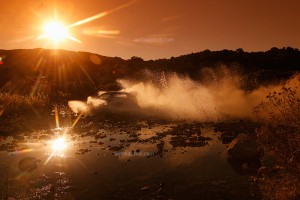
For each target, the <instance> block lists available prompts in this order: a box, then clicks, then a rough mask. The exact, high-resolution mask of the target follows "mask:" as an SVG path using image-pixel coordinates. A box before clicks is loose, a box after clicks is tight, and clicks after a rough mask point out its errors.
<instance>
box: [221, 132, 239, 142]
mask: <svg viewBox="0 0 300 200" xmlns="http://www.w3.org/2000/svg"><path fill="white" fill-rule="evenodd" d="M235 137H236V134H235V133H232V132H223V133H221V137H220V138H221V140H222V143H223V144H229V143H230V142H232V141H233V140H234V138H235Z"/></svg>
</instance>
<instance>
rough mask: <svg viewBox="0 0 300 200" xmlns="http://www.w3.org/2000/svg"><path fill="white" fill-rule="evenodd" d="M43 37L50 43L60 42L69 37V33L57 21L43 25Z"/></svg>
mask: <svg viewBox="0 0 300 200" xmlns="http://www.w3.org/2000/svg"><path fill="white" fill-rule="evenodd" d="M43 31H44V34H43V36H44V37H45V38H47V39H49V40H51V41H52V42H55V43H56V42H61V41H63V40H64V39H66V38H68V37H69V31H68V29H67V27H66V26H65V25H64V24H63V23H61V22H58V21H51V22H48V23H46V24H45V25H44V29H43Z"/></svg>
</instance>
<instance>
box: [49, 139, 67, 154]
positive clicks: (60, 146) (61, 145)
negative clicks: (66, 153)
mask: <svg viewBox="0 0 300 200" xmlns="http://www.w3.org/2000/svg"><path fill="white" fill-rule="evenodd" d="M67 147H68V145H67V142H66V140H65V138H64V137H60V138H57V139H56V140H53V141H52V149H53V151H63V150H65V149H66V148H67Z"/></svg>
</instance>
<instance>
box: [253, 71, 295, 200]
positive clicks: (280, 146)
mask: <svg viewBox="0 0 300 200" xmlns="http://www.w3.org/2000/svg"><path fill="white" fill-rule="evenodd" d="M299 86H300V75H299V74H298V75H295V77H294V78H293V79H291V80H289V81H287V82H285V83H283V84H282V87H281V89H280V90H279V91H274V92H273V93H271V94H269V95H268V96H267V100H266V101H265V102H262V103H261V104H260V105H258V106H257V107H255V108H254V116H255V118H256V119H257V120H258V121H259V122H261V123H263V126H262V127H261V128H260V129H259V130H258V131H257V135H258V142H259V144H260V146H261V147H262V149H264V151H265V152H272V154H273V155H275V157H276V167H277V169H280V170H279V172H277V173H274V174H273V175H272V176H268V177H264V178H263V179H262V180H263V181H262V182H263V187H262V188H263V193H264V194H265V198H266V199H297V198H299V195H300V194H299V192H300V189H299V187H300V90H299V89H300V88H299Z"/></svg>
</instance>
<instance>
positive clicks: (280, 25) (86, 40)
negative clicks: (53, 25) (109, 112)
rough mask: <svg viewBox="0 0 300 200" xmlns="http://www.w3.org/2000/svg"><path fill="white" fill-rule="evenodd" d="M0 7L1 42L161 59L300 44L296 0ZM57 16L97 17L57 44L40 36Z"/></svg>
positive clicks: (41, 2) (28, 2)
mask: <svg viewBox="0 0 300 200" xmlns="http://www.w3.org/2000/svg"><path fill="white" fill-rule="evenodd" d="M0 8H1V12H0V26H1V31H0V49H20V48H25V49H26V48H37V47H42V48H61V49H68V50H74V51H88V52H93V53H98V54H101V55H105V56H119V57H122V58H130V57H131V56H140V57H142V58H144V59H155V58H169V57H171V56H178V55H182V54H188V53H191V52H198V51H201V50H205V49H211V50H222V49H233V50H235V49H237V48H240V47H241V48H243V49H244V50H246V51H259V50H268V49H270V48H271V47H273V46H277V47H283V46H291V47H295V48H299V47H300V37H299V35H300V23H299V20H300V12H299V8H300V1H298V0H286V1H283V0H282V1H281V0H218V1H217V0H136V1H131V0H10V1H1V5H0ZM54 16H55V17H56V18H57V19H59V20H60V21H62V22H63V23H65V24H73V25H74V23H76V22H80V21H81V20H84V19H87V18H89V17H93V16H96V17H95V19H94V20H92V21H90V22H87V23H83V24H80V25H76V24H75V25H76V26H73V27H71V30H70V31H71V32H72V34H73V35H74V36H76V38H78V39H79V40H80V41H81V43H79V42H73V41H70V40H69V41H65V42H63V43H60V44H59V45H57V46H53V44H51V43H47V42H45V41H44V40H36V37H37V36H38V35H39V34H41V32H40V29H41V27H42V26H43V22H44V21H46V20H51V19H52V18H53V17H54ZM97 16H98V17H97ZM83 22H84V21H83Z"/></svg>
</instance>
